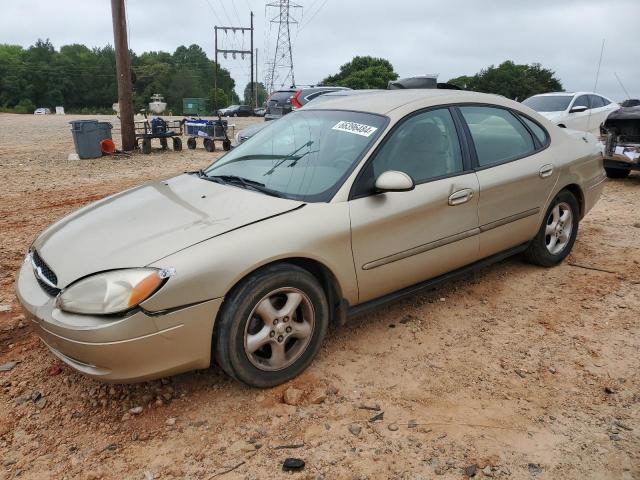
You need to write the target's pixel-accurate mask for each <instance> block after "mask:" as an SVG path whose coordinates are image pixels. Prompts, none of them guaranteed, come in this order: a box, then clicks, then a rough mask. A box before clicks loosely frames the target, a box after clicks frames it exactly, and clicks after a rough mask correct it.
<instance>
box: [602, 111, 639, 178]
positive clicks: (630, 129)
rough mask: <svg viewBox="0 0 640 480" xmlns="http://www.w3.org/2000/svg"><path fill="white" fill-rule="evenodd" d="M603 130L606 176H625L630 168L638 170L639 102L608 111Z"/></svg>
mask: <svg viewBox="0 0 640 480" xmlns="http://www.w3.org/2000/svg"><path fill="white" fill-rule="evenodd" d="M623 105H624V104H623ZM603 130H604V134H605V138H606V141H605V148H604V153H605V159H604V168H605V170H606V172H607V176H608V177H610V178H626V177H628V176H629V173H631V170H640V103H639V104H638V105H637V106H629V107H622V108H620V109H619V110H616V111H615V112H613V113H610V114H609V116H608V117H607V119H606V120H605V122H604V125H603Z"/></svg>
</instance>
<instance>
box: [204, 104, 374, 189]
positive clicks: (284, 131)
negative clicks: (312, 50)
mask: <svg viewBox="0 0 640 480" xmlns="http://www.w3.org/2000/svg"><path fill="white" fill-rule="evenodd" d="M270 123H271V122H270ZM386 124H387V118H386V117H383V116H380V115H374V114H369V113H359V112H348V111H337V110H307V111H304V110H301V111H298V112H294V113H292V114H289V115H286V116H285V117H282V118H281V119H279V120H277V121H274V122H273V123H271V124H270V125H269V126H268V127H266V128H264V129H263V130H261V131H260V132H258V133H257V134H256V135H255V136H253V137H251V138H250V139H248V140H247V141H246V142H244V143H242V144H240V145H239V146H237V147H236V148H234V149H233V150H232V151H231V152H229V153H227V154H226V155H225V156H224V157H222V158H221V159H220V160H218V161H217V162H215V163H214V164H212V165H211V166H210V167H208V168H207V169H206V170H205V171H204V174H205V175H206V176H207V177H212V178H213V177H223V178H222V180H224V178H229V177H240V178H242V179H243V180H245V181H247V182H248V183H252V184H254V185H256V184H260V186H262V187H264V189H265V190H267V191H269V192H271V193H272V194H277V195H278V196H281V197H285V198H291V199H295V200H303V201H307V202H325V201H328V200H330V199H331V197H332V196H333V194H334V193H335V192H336V191H337V189H338V188H339V187H340V185H341V184H342V182H343V181H344V180H345V178H346V177H347V175H349V173H351V171H352V170H353V168H355V166H356V165H357V163H358V161H359V160H360V159H361V158H362V156H363V155H364V153H365V152H366V151H367V150H368V148H369V146H370V145H371V144H372V143H373V142H374V141H375V139H376V138H377V137H378V136H379V135H380V133H381V132H382V130H383V129H384V127H385V126H386ZM236 180H237V179H236ZM236 184H237V182H236V183H234V185H236Z"/></svg>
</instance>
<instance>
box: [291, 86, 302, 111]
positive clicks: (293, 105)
mask: <svg viewBox="0 0 640 480" xmlns="http://www.w3.org/2000/svg"><path fill="white" fill-rule="evenodd" d="M301 93H302V90H298V91H296V93H294V94H293V95H292V96H291V108H293V109H297V108H302V104H301V103H300V101H299V100H298V97H299V96H300V94H301Z"/></svg>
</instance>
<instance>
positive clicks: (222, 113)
mask: <svg viewBox="0 0 640 480" xmlns="http://www.w3.org/2000/svg"><path fill="white" fill-rule="evenodd" d="M239 106H240V105H229V106H228V107H225V108H221V109H219V110H218V115H220V116H222V117H227V116H228V112H229V111H230V110H235V109H236V108H238V107H239Z"/></svg>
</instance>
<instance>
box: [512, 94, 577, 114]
mask: <svg viewBox="0 0 640 480" xmlns="http://www.w3.org/2000/svg"><path fill="white" fill-rule="evenodd" d="M572 98H573V96H572V95H535V96H533V97H529V98H527V99H526V100H525V101H524V102H522V103H523V104H524V105H526V106H527V107H529V108H532V109H533V110H535V111H536V112H562V111H564V110H566V109H567V107H568V106H569V103H571V99H572Z"/></svg>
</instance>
